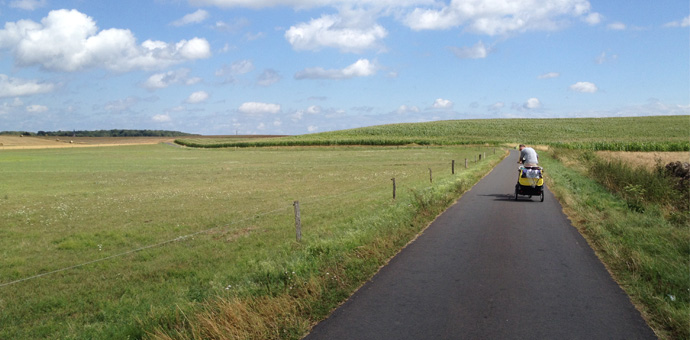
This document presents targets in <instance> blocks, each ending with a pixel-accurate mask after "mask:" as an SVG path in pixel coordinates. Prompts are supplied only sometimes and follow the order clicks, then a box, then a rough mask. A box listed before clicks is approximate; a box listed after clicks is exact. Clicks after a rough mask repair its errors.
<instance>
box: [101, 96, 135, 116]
mask: <svg viewBox="0 0 690 340" xmlns="http://www.w3.org/2000/svg"><path fill="white" fill-rule="evenodd" d="M137 103H139V98H137V97H132V96H130V97H127V98H125V99H118V100H113V101H110V102H108V103H107V104H106V105H105V106H104V109H105V110H106V111H110V112H112V113H121V112H125V111H129V109H130V108H131V107H132V106H134V105H136V104H137Z"/></svg>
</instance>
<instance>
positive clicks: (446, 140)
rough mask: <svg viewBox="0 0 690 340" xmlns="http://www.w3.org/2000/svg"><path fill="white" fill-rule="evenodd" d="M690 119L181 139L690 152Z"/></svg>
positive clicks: (512, 122)
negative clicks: (234, 138)
mask: <svg viewBox="0 0 690 340" xmlns="http://www.w3.org/2000/svg"><path fill="white" fill-rule="evenodd" d="M688 126H690V116H667V117H663V116H662V117H658V116H657V117H625V118H572V119H485V120H453V121H439V122H429V123H411V124H391V125H381V126H372V127H365V128H358V129H351V130H342V131H333V132H324V133H317V134H311V135H302V136H291V137H282V138H271V139H264V140H261V139H258V140H253V141H248V140H241V141H237V140H228V139H223V138H218V139H195V138H180V139H177V140H176V142H178V143H180V144H184V145H189V146H196V147H233V146H239V147H246V146H266V145H283V146H290V145H353V144H354V145H405V144H420V145H457V144H468V143H469V144H473V143H474V144H476V143H482V144H491V145H497V144H504V143H506V144H518V143H526V144H540V145H552V146H560V147H570V148H578V149H580V148H592V149H598V150H615V151H690V141H688V135H689V134H690V129H688Z"/></svg>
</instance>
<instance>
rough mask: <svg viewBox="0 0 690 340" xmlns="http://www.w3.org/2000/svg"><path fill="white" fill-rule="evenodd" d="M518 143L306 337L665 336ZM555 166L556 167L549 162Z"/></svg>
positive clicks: (490, 337) (569, 337)
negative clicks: (520, 184) (520, 185)
mask: <svg viewBox="0 0 690 340" xmlns="http://www.w3.org/2000/svg"><path fill="white" fill-rule="evenodd" d="M516 162H517V153H516V152H513V153H512V154H511V155H510V156H509V157H508V158H506V159H505V160H504V161H503V162H501V163H500V164H499V165H498V166H497V167H496V168H495V169H494V170H493V171H492V172H491V173H490V174H489V175H487V176H486V177H485V178H484V179H482V180H481V181H480V182H479V183H477V185H476V186H474V187H473V188H472V190H470V191H468V192H467V193H465V195H464V196H463V197H462V198H461V199H460V200H458V202H457V203H456V204H454V205H453V206H452V207H451V208H449V209H448V210H447V211H446V212H445V213H443V214H442V215H441V216H439V217H438V218H437V219H436V221H435V222H433V224H432V225H431V226H429V228H428V229H427V230H426V231H425V232H424V233H423V234H422V235H421V236H420V237H419V238H418V239H417V240H416V241H414V242H413V243H411V244H410V245H408V246H407V247H406V248H405V249H404V250H403V251H402V252H400V253H399V254H398V255H397V256H396V257H394V258H393V259H392V260H391V261H390V263H389V264H388V265H386V266H385V267H383V268H382V269H381V270H380V271H379V273H377V274H376V275H375V276H374V277H373V278H372V279H371V280H370V281H369V282H367V283H366V284H365V285H364V286H362V287H361V288H360V289H359V290H358V291H357V292H356V293H355V294H354V295H353V296H352V297H351V298H350V299H349V300H348V301H347V302H345V303H344V304H343V305H342V306H341V307H340V308H338V309H337V310H335V311H334V312H333V313H332V314H331V316H330V317H329V318H328V319H326V320H324V321H323V322H321V323H319V324H318V325H316V326H315V327H314V328H313V330H312V332H311V334H309V335H308V336H307V337H306V338H305V339H308V340H317V339H329V340H336V339H358V340H364V339H628V340H629V339H656V336H655V335H654V333H653V332H652V330H651V329H650V328H649V327H648V326H647V325H646V323H645V321H644V320H643V319H642V317H641V315H640V313H639V312H638V311H637V310H636V309H635V308H634V307H633V305H632V303H631V302H630V299H629V298H628V296H627V295H626V294H625V293H624V292H623V290H622V289H621V288H620V287H619V286H618V285H617V284H616V283H615V282H614V281H613V279H612V278H611V276H610V275H609V273H608V272H607V271H606V269H605V268H604V266H603V265H602V263H601V262H600V261H599V259H598V258H597V257H596V256H595V255H594V252H593V251H592V249H591V248H590V247H589V245H588V244H587V242H586V241H585V240H584V239H583V238H582V236H581V235H580V234H579V233H578V232H577V230H576V229H575V228H574V227H573V226H572V225H571V224H570V221H569V220H568V219H567V218H566V216H565V215H564V214H563V212H562V208H561V206H560V204H559V203H558V202H557V201H556V199H555V198H554V197H553V195H552V194H551V192H549V191H548V190H547V191H546V194H545V199H544V202H539V198H538V197H534V198H532V199H529V198H528V197H527V196H520V199H519V200H518V201H515V200H514V198H515V196H514V187H515V183H516V181H517V164H516ZM546 171H548V169H546Z"/></svg>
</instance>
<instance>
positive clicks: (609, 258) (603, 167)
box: [541, 149, 690, 339]
mask: <svg viewBox="0 0 690 340" xmlns="http://www.w3.org/2000/svg"><path fill="white" fill-rule="evenodd" d="M551 155H552V157H554V158H552V157H543V159H542V160H541V161H542V163H543V164H544V166H545V167H547V168H548V169H549V175H550V177H549V178H548V180H549V183H548V185H549V188H550V189H551V190H552V191H553V192H554V194H556V196H557V197H558V198H559V200H560V201H561V203H562V204H563V206H564V210H565V212H566V214H567V215H568V216H569V217H570V219H571V220H572V222H573V224H574V225H575V226H576V227H577V228H578V229H579V231H580V232H581V233H582V234H583V235H584V236H585V237H586V238H587V240H588V242H589V243H590V245H591V246H592V247H593V248H594V249H595V252H596V253H597V255H598V256H599V257H600V258H601V260H602V262H603V263H604V264H606V266H607V268H608V269H609V271H610V272H611V274H612V275H613V277H614V278H615V279H616V280H617V282H618V283H619V284H620V285H621V287H622V288H623V289H624V290H625V291H626V292H627V294H628V295H629V296H630V297H631V299H632V301H633V303H634V304H635V305H636V306H637V307H638V309H639V310H641V312H642V314H643V316H644V317H645V319H647V321H648V323H649V324H650V326H651V327H652V328H653V329H654V330H655V332H656V333H657V335H658V336H659V337H660V338H663V339H687V338H690V327H688V326H689V325H690V290H689V288H688V275H689V274H690V272H689V268H688V259H689V258H690V225H689V224H688V219H687V216H688V214H687V202H686V201H684V200H687V198H685V199H683V198H682V197H681V196H678V194H675V193H673V192H672V190H669V189H668V184H667V183H664V179H663V176H657V174H654V173H653V172H649V171H645V170H643V169H631V168H629V167H628V166H626V165H624V164H622V162H608V161H605V160H602V159H599V158H597V157H595V156H594V154H593V153H592V152H582V151H570V150H563V149H556V150H553V151H552V152H551ZM544 156H545V155H544ZM683 206H685V208H683ZM683 209H685V210H683Z"/></svg>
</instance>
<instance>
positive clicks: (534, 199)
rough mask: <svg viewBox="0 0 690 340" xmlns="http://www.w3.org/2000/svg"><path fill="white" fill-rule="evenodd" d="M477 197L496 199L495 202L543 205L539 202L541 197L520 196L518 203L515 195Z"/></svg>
mask: <svg viewBox="0 0 690 340" xmlns="http://www.w3.org/2000/svg"><path fill="white" fill-rule="evenodd" d="M477 196H483V197H494V201H512V202H535V203H537V202H538V203H541V202H539V196H532V198H530V197H529V196H522V195H521V196H519V197H518V199H517V201H515V194H514V193H510V194H488V195H477Z"/></svg>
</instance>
